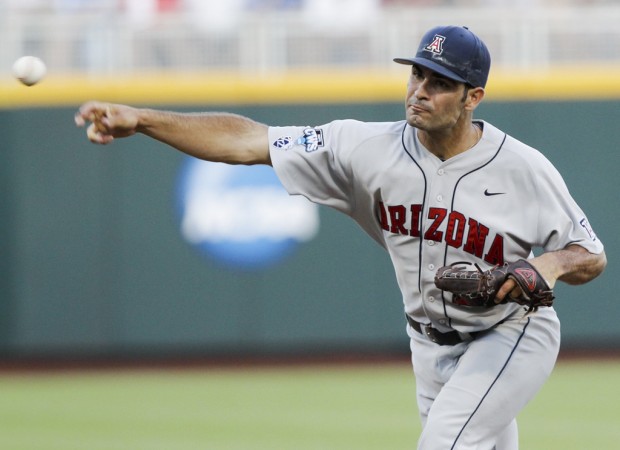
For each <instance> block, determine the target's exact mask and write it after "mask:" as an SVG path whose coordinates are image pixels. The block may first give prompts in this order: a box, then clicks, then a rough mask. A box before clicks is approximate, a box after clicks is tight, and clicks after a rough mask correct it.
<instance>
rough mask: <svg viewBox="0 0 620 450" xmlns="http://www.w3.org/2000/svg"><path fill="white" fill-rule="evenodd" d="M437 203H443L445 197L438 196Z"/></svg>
mask: <svg viewBox="0 0 620 450" xmlns="http://www.w3.org/2000/svg"><path fill="white" fill-rule="evenodd" d="M437 201H438V202H442V201H443V195H441V194H439V195H438V196H437Z"/></svg>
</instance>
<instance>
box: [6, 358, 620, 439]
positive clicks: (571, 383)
mask: <svg viewBox="0 0 620 450" xmlns="http://www.w3.org/2000/svg"><path fill="white" fill-rule="evenodd" d="M619 385H620V361H600V362H598V361H579V362H568V361H561V362H560V363H559V364H558V366H557V367H556V370H555V372H554V374H553V375H552V378H551V379H550V381H549V382H548V383H547V384H546V385H545V387H544V388H543V390H542V392H541V393H540V394H539V396H538V397H537V398H536V399H535V400H534V401H533V402H532V403H531V404H530V405H528V407H527V408H526V409H525V410H524V411H523V413H522V414H521V416H520V418H519V424H520V430H521V448H522V449H525V450H555V449H562V450H592V449H597V450H602V449H615V448H618V445H619V444H618V443H619V442H620V405H619V402H618V400H619V396H618V393H619V392H620V389H619ZM414 389H415V384H414V379H413V375H412V374H411V370H410V368H409V366H408V365H407V364H402V365H399V364H385V365H374V366H373V365H350V366H321V365H309V366H299V367H297V366H293V367H273V368H267V367H244V368H237V369H225V368H213V369H209V368H203V369H189V370H120V371H117V372H113V371H107V370H104V371H66V372H47V373H46V372H38V373H37V372H25V373H24V372H21V373H5V374H0V449H2V450H52V449H53V450H78V449H79V450H104V449H105V450H164V449H165V450H190V449H191V450H196V449H201V450H202V449H216V450H232V449H243V450H263V449H270V450H275V449H287V450H289V449H295V450H305V449H321V450H324V449H338V450H346V449H355V450H364V449H368V450H370V449H376V450H386V449H390V450H395V449H414V448H415V446H416V440H417V436H418V433H419V431H420V427H419V424H418V419H417V412H416V407H415V400H414Z"/></svg>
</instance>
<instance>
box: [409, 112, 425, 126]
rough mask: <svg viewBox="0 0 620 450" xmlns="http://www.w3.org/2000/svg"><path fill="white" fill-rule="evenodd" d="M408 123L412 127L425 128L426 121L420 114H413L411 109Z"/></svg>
mask: <svg viewBox="0 0 620 450" xmlns="http://www.w3.org/2000/svg"><path fill="white" fill-rule="evenodd" d="M406 119H407V123H408V124H409V125H411V126H412V127H416V128H424V120H423V119H422V117H420V115H419V114H416V113H413V112H412V111H411V110H410V109H408V110H407V116H406Z"/></svg>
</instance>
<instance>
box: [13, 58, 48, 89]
mask: <svg viewBox="0 0 620 450" xmlns="http://www.w3.org/2000/svg"><path fill="white" fill-rule="evenodd" d="M46 72H47V67H46V66H45V63H44V62H43V61H42V60H41V59H40V58H37V57H36V56H22V57H21V58H19V59H18V60H17V61H15V63H13V75H14V76H15V78H17V79H18V80H19V81H21V82H22V83H23V84H25V85H26V86H32V85H33V84H37V83H38V82H39V81H41V79H42V78H43V77H44V76H45V74H46Z"/></svg>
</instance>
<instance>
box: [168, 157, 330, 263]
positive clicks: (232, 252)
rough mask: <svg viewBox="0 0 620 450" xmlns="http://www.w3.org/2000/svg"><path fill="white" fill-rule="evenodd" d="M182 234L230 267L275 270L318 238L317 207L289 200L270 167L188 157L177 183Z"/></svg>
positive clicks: (305, 202) (304, 202) (208, 254)
mask: <svg viewBox="0 0 620 450" xmlns="http://www.w3.org/2000/svg"><path fill="white" fill-rule="evenodd" d="M177 201H178V204H179V209H180V217H181V224H180V225H181V235H182V236H183V238H184V239H185V240H186V241H187V242H189V243H190V244H191V245H193V246H195V247H197V248H198V249H199V250H200V251H201V252H203V253H204V254H205V255H207V256H208V257H210V258H211V259H213V260H215V261H216V262H218V263H220V264H222V265H225V266H227V267H229V268H233V269H240V270H260V269H264V268H268V267H271V266H273V265H275V264H277V263H279V262H281V261H283V260H284V259H285V258H286V257H288V256H290V255H291V254H292V253H293V252H294V250H295V249H296V248H297V247H298V246H299V244H301V243H303V242H307V241H310V240H311V239H313V238H314V237H315V236H316V234H317V233H318V229H319V212H318V207H317V206H316V205H315V204H313V203H311V202H309V201H308V200H307V199H305V198H304V197H301V196H290V195H288V193H287V192H286V191H285V190H284V188H283V187H282V185H281V184H280V181H279V180H278V178H277V177H276V175H275V173H274V171H273V169H272V168H271V167H268V166H233V165H226V164H219V163H210V162H206V161H201V160H198V159H195V158H190V157H187V158H186V160H185V161H184V164H183V166H182V168H181V172H180V176H179V181H178V195H177Z"/></svg>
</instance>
